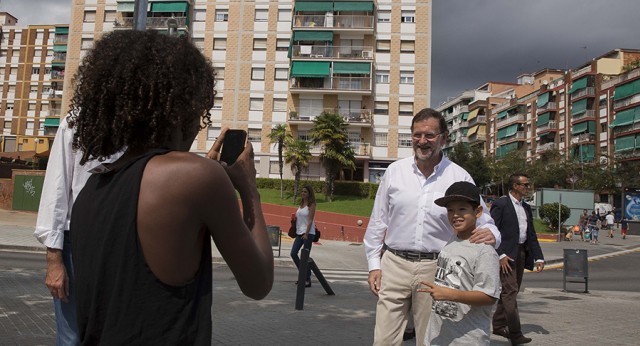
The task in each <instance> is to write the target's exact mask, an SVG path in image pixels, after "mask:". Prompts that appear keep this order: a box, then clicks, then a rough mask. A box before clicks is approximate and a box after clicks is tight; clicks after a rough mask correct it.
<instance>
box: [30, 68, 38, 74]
mask: <svg viewBox="0 0 640 346" xmlns="http://www.w3.org/2000/svg"><path fill="white" fill-rule="evenodd" d="M31 74H40V68H39V67H32V68H31Z"/></svg>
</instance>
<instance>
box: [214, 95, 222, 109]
mask: <svg viewBox="0 0 640 346" xmlns="http://www.w3.org/2000/svg"><path fill="white" fill-rule="evenodd" d="M213 109H222V97H214V98H213Z"/></svg>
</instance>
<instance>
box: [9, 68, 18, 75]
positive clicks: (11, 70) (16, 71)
mask: <svg viewBox="0 0 640 346" xmlns="http://www.w3.org/2000/svg"><path fill="white" fill-rule="evenodd" d="M9 74H10V75H14V76H15V75H17V74H18V68H17V67H12V68H11V69H10V70H9Z"/></svg>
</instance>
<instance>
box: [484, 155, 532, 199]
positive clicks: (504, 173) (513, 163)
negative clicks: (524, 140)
mask: <svg viewBox="0 0 640 346" xmlns="http://www.w3.org/2000/svg"><path fill="white" fill-rule="evenodd" d="M525 158H526V155H525V152H524V150H522V149H521V150H515V151H511V152H509V153H508V154H507V155H506V156H505V157H504V158H502V159H501V160H497V159H496V158H493V159H492V161H491V162H490V163H489V171H490V172H491V181H492V184H493V185H497V189H496V191H497V192H498V195H506V193H507V191H508V186H506V185H508V183H509V176H510V175H511V174H513V173H516V172H518V173H525V174H528V173H527V166H526V161H527V160H526V159H525Z"/></svg>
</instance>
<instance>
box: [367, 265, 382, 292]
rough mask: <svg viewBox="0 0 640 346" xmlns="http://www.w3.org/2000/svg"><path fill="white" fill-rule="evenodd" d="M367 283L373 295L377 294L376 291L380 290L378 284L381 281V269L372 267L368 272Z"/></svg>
mask: <svg viewBox="0 0 640 346" xmlns="http://www.w3.org/2000/svg"><path fill="white" fill-rule="evenodd" d="M367 282H368V283H369V289H370V290H371V293H373V295H374V296H376V297H377V296H378V292H379V291H380V284H381V282H382V271H381V270H380V269H374V270H372V271H370V272H369V278H368V279H367Z"/></svg>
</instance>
